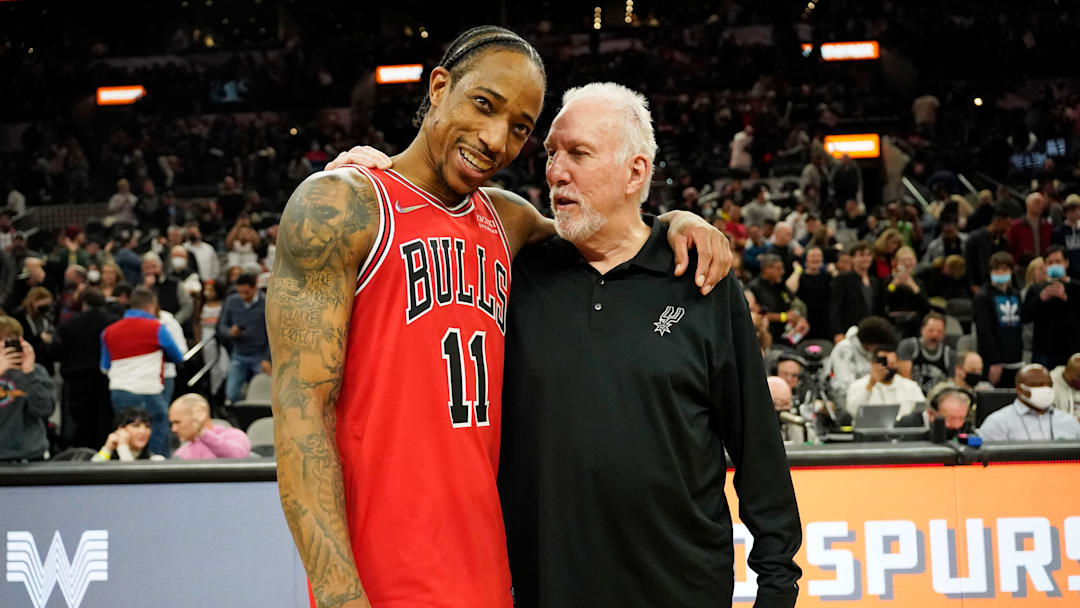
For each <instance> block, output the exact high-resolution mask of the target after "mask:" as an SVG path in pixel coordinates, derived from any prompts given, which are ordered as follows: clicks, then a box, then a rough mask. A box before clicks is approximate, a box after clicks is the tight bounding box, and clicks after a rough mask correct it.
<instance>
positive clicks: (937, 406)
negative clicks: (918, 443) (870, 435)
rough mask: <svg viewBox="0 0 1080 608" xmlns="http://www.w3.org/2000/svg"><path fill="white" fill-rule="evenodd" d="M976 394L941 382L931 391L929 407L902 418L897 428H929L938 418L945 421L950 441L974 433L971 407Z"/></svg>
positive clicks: (928, 395)
mask: <svg viewBox="0 0 1080 608" xmlns="http://www.w3.org/2000/svg"><path fill="white" fill-rule="evenodd" d="M973 397H974V393H972V392H971V391H969V390H967V389H964V388H961V387H959V386H956V385H955V384H953V383H952V382H948V381H946V382H941V383H939V384H937V385H935V386H934V387H933V388H931V389H930V392H929V393H927V395H926V398H927V400H928V401H929V407H927V408H926V409H925V410H923V411H921V412H912V413H910V414H908V415H907V416H901V417H900V419H899V420H897V421H896V426H904V427H929V426H930V425H932V424H933V423H934V420H936V419H937V418H942V419H944V421H945V436H946V437H948V438H949V439H952V438H954V437H956V435H958V434H959V433H970V432H971V431H972V428H971V426H972V423H971V406H972V405H973V402H974V399H973Z"/></svg>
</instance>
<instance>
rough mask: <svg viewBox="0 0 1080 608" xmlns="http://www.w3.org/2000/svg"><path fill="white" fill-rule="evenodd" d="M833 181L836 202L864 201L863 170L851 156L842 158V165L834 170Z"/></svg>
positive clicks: (846, 155)
mask: <svg viewBox="0 0 1080 608" xmlns="http://www.w3.org/2000/svg"><path fill="white" fill-rule="evenodd" d="M831 181H832V188H833V198H835V200H838V201H848V200H851V199H855V200H857V201H862V200H863V177H862V170H861V169H859V165H857V164H856V163H855V161H853V160H851V156H850V155H849V154H844V155H843V156H842V157H840V164H839V165H837V166H836V168H835V169H833V172H832V179H831Z"/></svg>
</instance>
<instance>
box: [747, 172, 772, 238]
mask: <svg viewBox="0 0 1080 608" xmlns="http://www.w3.org/2000/svg"><path fill="white" fill-rule="evenodd" d="M742 217H743V221H744V222H745V223H746V225H747V226H763V225H764V224H765V220H772V221H773V222H775V221H776V220H777V219H779V218H780V208H779V207H777V206H776V205H774V204H772V203H770V202H769V188H768V186H766V185H765V184H762V185H761V186H759V187H758V190H757V196H755V197H754V200H752V201H750V202H749V203H747V204H746V205H744V206H743V208H742ZM765 236H766V237H768V236H769V235H768V234H766V235H765Z"/></svg>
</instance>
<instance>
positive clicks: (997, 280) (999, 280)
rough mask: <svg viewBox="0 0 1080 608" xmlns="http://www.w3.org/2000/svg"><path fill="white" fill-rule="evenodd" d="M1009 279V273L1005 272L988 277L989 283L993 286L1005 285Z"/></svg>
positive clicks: (1010, 277)
mask: <svg viewBox="0 0 1080 608" xmlns="http://www.w3.org/2000/svg"><path fill="white" fill-rule="evenodd" d="M1011 279H1012V273H1011V272H1006V273H1002V274H998V273H994V274H992V275H990V282H992V283H993V284H994V285H1007V284H1008V283H1009V281H1010V280H1011Z"/></svg>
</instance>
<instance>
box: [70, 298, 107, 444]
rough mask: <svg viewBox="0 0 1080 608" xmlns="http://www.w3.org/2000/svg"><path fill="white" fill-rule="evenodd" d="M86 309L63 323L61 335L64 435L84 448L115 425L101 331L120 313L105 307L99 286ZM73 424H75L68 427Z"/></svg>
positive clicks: (84, 302)
mask: <svg viewBox="0 0 1080 608" xmlns="http://www.w3.org/2000/svg"><path fill="white" fill-rule="evenodd" d="M82 306H83V309H82V313H80V314H79V315H77V316H75V317H74V318H72V319H71V320H69V321H68V322H66V323H62V324H60V328H59V330H58V331H57V336H58V337H59V339H60V344H62V345H63V348H61V349H59V352H58V354H59V358H60V376H61V377H62V378H63V379H64V385H63V402H62V403H63V410H64V414H65V415H64V417H63V420H65V421H68V420H70V421H71V423H72V424H70V425H65V427H64V438H65V439H66V440H67V441H69V442H70V443H71V445H74V446H77V447H84V448H94V447H97V446H100V445H101V443H102V442H103V441H104V440H105V436H106V435H108V434H109V431H110V429H111V428H112V419H113V416H114V414H113V410H112V407H111V406H110V405H109V379H108V378H106V377H105V376H103V375H102V374H101V369H100V368H99V365H100V362H101V332H103V331H105V328H106V327H108V326H109V325H111V324H112V323H114V322H115V321H116V320H117V317H115V316H114V315H111V314H109V312H108V311H106V310H105V298H104V297H102V295H101V292H100V291H98V290H97V289H95V288H92V287H91V288H88V289H87V290H86V291H85V292H84V293H83V297H82ZM67 427H73V428H70V429H69V428H67Z"/></svg>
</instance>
